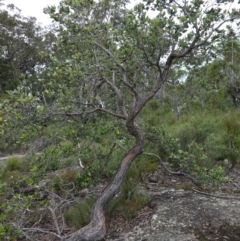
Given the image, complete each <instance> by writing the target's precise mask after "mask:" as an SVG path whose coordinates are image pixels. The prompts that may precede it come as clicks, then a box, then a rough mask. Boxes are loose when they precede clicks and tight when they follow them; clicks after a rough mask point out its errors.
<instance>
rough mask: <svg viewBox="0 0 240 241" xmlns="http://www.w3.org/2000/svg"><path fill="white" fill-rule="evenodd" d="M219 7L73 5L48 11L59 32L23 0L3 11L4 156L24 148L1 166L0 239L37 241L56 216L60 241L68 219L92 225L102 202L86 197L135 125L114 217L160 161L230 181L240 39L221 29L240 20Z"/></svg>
mask: <svg viewBox="0 0 240 241" xmlns="http://www.w3.org/2000/svg"><path fill="white" fill-rule="evenodd" d="M221 2H222V3H226V4H227V2H229V1H217V2H214V3H213V5H211V6H209V5H207V6H206V5H204V2H203V1H197V0H196V1H189V3H187V2H185V1H143V2H141V3H139V4H137V5H136V6H135V7H134V8H132V9H130V7H129V6H128V5H127V1H123V0H118V1H110V0H109V1H96V2H94V1H89V0H82V1H71V0H64V1H61V2H60V5H59V7H58V8H56V7H50V8H48V9H45V12H46V13H48V14H50V16H51V17H52V18H53V19H54V20H55V21H56V22H57V23H58V25H57V26H56V28H55V29H51V30H44V29H42V28H41V27H40V26H38V25H37V24H36V19H34V18H29V19H26V18H24V17H22V16H21V15H20V13H19V12H17V13H13V14H11V13H10V12H11V11H10V10H11V9H12V10H14V11H15V7H14V6H10V7H11V9H9V12H8V11H7V10H1V11H0V24H1V26H3V27H2V28H1V37H0V48H1V56H0V87H1V90H0V99H1V103H0V127H1V129H0V137H1V138H0V153H1V154H2V155H9V154H12V153H19V152H20V153H24V154H25V155H24V156H23V157H21V158H16V157H13V158H10V159H8V161H6V163H5V162H2V163H3V164H2V163H1V170H2V171H1V173H0V175H1V176H0V194H1V195H0V196H1V198H0V205H1V210H5V211H4V212H2V213H1V214H0V220H1V223H3V224H1V225H0V238H2V239H3V240H8V239H9V238H10V239H14V238H16V237H18V236H24V237H29V236H31V237H32V238H33V239H34V238H36V237H37V236H35V235H36V233H37V232H42V233H44V232H45V231H44V230H47V229H48V227H47V222H45V221H46V220H48V218H49V215H50V216H51V218H52V219H53V223H54V227H55V232H47V234H48V235H53V236H55V237H56V238H61V237H62V236H63V235H64V234H65V231H66V230H65V220H66V222H67V224H68V225H69V226H73V227H75V228H80V227H81V226H82V225H86V224H87V222H89V217H88V216H86V215H89V213H90V210H91V207H92V205H93V200H94V198H92V197H90V198H89V199H88V200H87V202H80V203H79V201H78V200H77V198H76V195H78V194H79V190H81V191H80V192H82V190H85V189H84V188H89V187H93V186H95V185H96V184H97V183H101V182H102V183H103V182H105V181H106V180H110V179H111V178H113V177H114V175H115V173H116V170H117V169H118V166H121V164H120V165H119V163H120V159H121V157H127V155H128V154H126V153H130V151H131V150H132V147H135V146H137V144H138V142H139V140H138V137H139V134H138V133H137V134H136V132H137V131H136V130H138V128H137V129H135V128H136V126H137V125H136V122H137V123H138V124H139V125H140V126H141V131H143V133H144V136H145V144H144V145H143V146H142V147H141V148H140V151H139V153H138V155H136V157H137V156H138V157H137V158H136V161H134V162H133V163H132V164H131V163H130V164H131V168H130V169H129V171H128V173H127V176H126V182H125V184H124V187H123V190H122V192H121V194H120V196H119V197H118V199H114V200H113V201H112V202H111V203H110V204H109V206H108V208H107V214H108V215H109V217H111V216H112V215H113V213H114V210H117V211H118V212H122V213H123V216H125V217H126V218H131V217H133V216H134V215H136V210H137V209H138V208H140V207H142V206H143V205H145V204H146V203H147V201H148V197H144V196H141V195H140V194H138V193H137V190H136V187H135V186H134V185H132V182H136V181H137V182H140V181H141V180H142V176H143V174H144V173H146V172H153V171H155V170H156V169H157V167H158V165H159V164H161V163H159V160H162V161H163V162H164V163H167V164H168V165H169V166H170V168H172V170H177V171H181V172H182V173H186V174H187V175H190V176H192V177H193V178H194V179H196V180H198V181H200V182H201V183H205V184H206V183H207V182H212V183H214V184H216V185H217V184H218V183H220V182H224V181H227V180H226V178H225V176H224V171H225V169H226V168H230V167H232V166H234V165H235V164H236V163H239V161H240V160H239V154H240V112H239V103H240V79H239V77H240V76H239V74H240V73H239V69H238V65H239V63H238V61H240V55H239V49H240V41H239V39H238V37H237V34H236V33H237V31H233V29H232V27H231V25H229V26H227V27H224V28H221V26H222V25H224V24H225V23H226V22H229V21H230V23H231V22H233V21H234V20H235V18H237V17H238V12H237V11H236V10H234V9H233V11H232V12H228V11H227V10H224V9H225V8H219V4H221ZM126 6H127V7H126ZM149 10H151V11H153V12H154V17H153V16H150V15H149ZM153 12H151V14H153ZM211 44H212V45H211ZM210 45H211V46H212V47H211V48H209V46H210ZM136 136H137V138H136ZM135 139H137V141H136V143H137V144H135ZM143 147H144V149H143ZM129 150H130V151H129ZM142 152H144V153H145V154H146V153H154V155H155V156H154V155H148V156H143V155H140V154H141V153H142ZM156 156H157V158H156ZM130 164H129V165H130ZM124 175H125V174H124ZM124 175H123V179H124ZM114 196H115V194H114ZM73 203H74V205H72V204H73ZM121 204H122V206H121ZM83 207H84V208H83ZM124 207H125V208H126V213H124ZM37 210H40V212H39V211H37ZM76 214H77V215H76ZM79 220H80V221H79ZM39 226H40V228H39ZM45 233H46V232H45Z"/></svg>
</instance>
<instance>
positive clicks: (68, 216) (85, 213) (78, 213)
mask: <svg viewBox="0 0 240 241" xmlns="http://www.w3.org/2000/svg"><path fill="white" fill-rule="evenodd" d="M93 204H94V198H93V197H89V198H87V199H86V200H84V201H80V202H79V203H77V204H76V205H74V206H73V207H72V208H70V209H69V210H68V211H66V212H65V214H64V217H65V220H66V223H67V224H68V225H69V226H71V227H74V228H75V229H79V228H81V227H83V226H85V225H87V224H88V223H89V222H90V219H91V211H92V206H93Z"/></svg>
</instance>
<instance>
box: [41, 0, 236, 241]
mask: <svg viewBox="0 0 240 241" xmlns="http://www.w3.org/2000/svg"><path fill="white" fill-rule="evenodd" d="M228 2H229V1H217V2H213V3H212V4H208V2H204V1H201V0H194V1H177V0H173V1H156V0H148V1H143V2H141V3H139V4H137V5H136V6H135V7H134V8H133V9H128V8H126V5H127V3H128V2H127V1H125V0H118V1H112V0H107V1H96V2H95V1H89V0H82V1H73V0H65V1H62V2H61V3H60V6H59V9H58V10H57V9H56V8H55V7H51V8H49V9H48V10H46V11H47V12H49V13H50V15H51V16H52V18H53V19H54V20H55V21H57V22H58V23H59V29H58V41H57V46H58V48H59V50H61V53H62V54H61V56H59V57H58V58H57V57H55V58H54V59H53V63H52V66H50V67H49V69H48V71H47V72H46V76H47V77H46V79H45V80H44V81H45V82H44V86H45V89H44V91H43V92H42V93H39V99H41V100H42V102H41V105H42V107H43V108H44V111H45V114H46V116H48V117H50V118H52V119H56V118H57V117H59V116H62V117H64V118H65V119H66V118H74V117H78V118H79V119H78V121H79V122H82V123H84V119H85V118H86V117H89V116H92V115H95V113H103V114H108V115H110V116H112V117H113V118H117V119H119V120H121V122H122V123H124V124H125V126H126V129H127V131H128V134H129V138H131V137H133V138H134V140H135V143H134V144H133V145H132V147H131V148H129V150H127V152H126V154H125V155H124V157H123V158H122V160H121V161H120V164H119V167H118V169H117V171H116V173H115V175H114V177H113V179H112V181H110V183H109V184H108V185H107V187H106V188H105V189H104V190H103V191H102V194H101V195H100V196H99V197H98V198H97V200H96V202H95V204H94V207H93V210H92V217H91V222H90V223H89V224H88V225H87V226H85V227H83V228H82V229H80V230H78V231H77V232H75V233H73V234H71V235H69V236H68V237H64V238H63V240H71V241H75V240H84V241H90V240H92V241H93V240H101V239H103V238H104V236H105V234H106V227H105V217H104V207H105V206H106V204H107V203H108V202H109V201H110V200H111V199H112V198H113V197H114V196H115V195H116V194H117V193H118V192H119V190H120V188H121V186H122V183H123V181H124V178H125V175H126V173H127V171H128V169H129V167H130V165H131V163H132V162H133V161H134V160H135V159H136V158H137V157H138V156H139V155H141V153H142V152H143V149H144V145H145V134H144V130H143V129H141V128H140V126H139V125H138V116H139V114H140V113H141V111H142V109H143V108H144V106H145V105H146V104H147V103H148V102H149V101H150V100H151V99H152V98H153V97H154V96H155V95H156V94H157V93H158V91H159V90H160V89H161V88H162V86H163V84H164V83H165V82H167V80H168V78H169V73H170V71H171V70H172V69H174V68H177V67H179V66H184V64H185V63H190V64H191V63H194V64H197V63H198V62H197V61H195V60H198V59H199V58H198V57H199V56H202V55H204V54H206V53H207V52H208V51H209V49H208V48H209V46H210V45H213V44H214V41H216V39H217V37H218V36H220V35H223V34H224V30H223V29H222V28H223V26H224V24H225V23H227V22H229V21H233V20H234V19H236V18H237V17H238V14H237V13H236V11H233V12H232V13H230V12H228V11H227V10H224V9H225V8H221V6H222V5H223V4H227V3H228ZM148 10H151V11H154V12H155V13H156V16H155V17H149V15H148ZM41 97H42V98H41ZM39 99H38V104H39V105H38V108H41V106H40V103H39ZM96 121H97V120H96ZM130 136H131V137H130Z"/></svg>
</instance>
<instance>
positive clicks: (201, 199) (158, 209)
mask: <svg viewBox="0 0 240 241" xmlns="http://www.w3.org/2000/svg"><path fill="white" fill-rule="evenodd" d="M150 205H151V206H152V207H153V208H154V214H153V216H152V218H151V221H150V223H149V224H148V225H146V224H144V225H141V224H139V225H138V226H136V227H135V228H134V229H133V230H132V231H131V232H129V233H127V234H125V235H124V237H123V238H122V239H118V240H119V241H120V240H126V241H140V240H141V241H156V240H159V241H199V240H200V241H208V240H209V241H210V240H211V241H213V240H218V241H239V240H240V200H235V199H222V198H216V197H211V196H204V195H201V194H197V193H195V192H193V191H184V190H179V191H177V190H174V189H170V190H164V191H160V192H155V193H152V201H151V203H150Z"/></svg>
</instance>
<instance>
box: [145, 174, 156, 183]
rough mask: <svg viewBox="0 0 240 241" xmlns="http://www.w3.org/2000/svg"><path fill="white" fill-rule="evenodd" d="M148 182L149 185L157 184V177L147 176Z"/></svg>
mask: <svg viewBox="0 0 240 241" xmlns="http://www.w3.org/2000/svg"><path fill="white" fill-rule="evenodd" d="M148 181H149V182H151V183H158V181H159V178H158V175H151V176H149V177H148Z"/></svg>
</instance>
